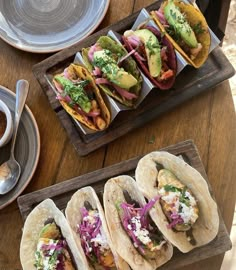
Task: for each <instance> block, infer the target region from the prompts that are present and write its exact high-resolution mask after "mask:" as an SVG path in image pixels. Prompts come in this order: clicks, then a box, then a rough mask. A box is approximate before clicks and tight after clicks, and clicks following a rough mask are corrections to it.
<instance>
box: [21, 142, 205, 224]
mask: <svg viewBox="0 0 236 270" xmlns="http://www.w3.org/2000/svg"><path fill="white" fill-rule="evenodd" d="M186 148H188V149H189V151H190V150H191V151H195V148H196V146H195V144H194V142H193V140H186V141H182V142H179V143H177V144H173V145H170V146H167V147H164V148H161V149H159V150H160V151H169V152H171V153H172V154H178V153H182V152H184V149H186ZM142 156H144V155H139V156H136V157H133V158H131V159H128V160H126V161H122V162H120V163H116V164H113V165H111V166H108V167H104V168H101V169H98V170H95V171H93V172H89V173H86V174H83V175H80V176H77V177H74V178H71V179H68V180H65V181H63V182H61V183H58V184H55V185H53V186H50V187H45V188H43V189H40V190H36V191H34V192H31V193H28V194H24V195H21V196H19V197H18V198H17V203H18V207H19V210H20V213H21V216H22V218H23V220H25V218H26V216H27V212H28V211H30V210H31V209H32V205H36V204H38V203H39V202H41V201H42V200H43V199H46V198H48V197H54V196H58V195H61V194H63V193H66V192H70V191H72V190H75V189H78V188H81V187H83V186H85V185H91V184H94V183H95V182H99V181H102V180H103V179H104V178H110V177H113V176H115V175H119V174H121V173H122V172H123V171H124V167H125V169H126V170H127V171H131V170H133V169H134V168H135V167H136V165H137V162H138V160H139V159H140V158H141V157H142ZM200 173H204V172H200ZM95 176H96V181H94V178H95Z"/></svg>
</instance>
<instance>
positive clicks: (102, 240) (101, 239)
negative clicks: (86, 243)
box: [91, 233, 110, 251]
mask: <svg viewBox="0 0 236 270" xmlns="http://www.w3.org/2000/svg"><path fill="white" fill-rule="evenodd" d="M91 242H93V243H94V245H95V247H98V246H100V249H101V251H104V250H106V249H109V248H110V247H109V245H108V242H107V238H106V236H105V234H104V233H98V234H97V235H96V237H95V238H92V239H91Z"/></svg>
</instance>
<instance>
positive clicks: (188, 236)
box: [186, 228, 197, 246]
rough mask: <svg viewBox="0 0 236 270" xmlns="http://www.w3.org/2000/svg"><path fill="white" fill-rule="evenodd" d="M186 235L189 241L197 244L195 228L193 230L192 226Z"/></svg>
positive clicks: (194, 244)
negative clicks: (194, 234) (194, 233)
mask: <svg viewBox="0 0 236 270" xmlns="http://www.w3.org/2000/svg"><path fill="white" fill-rule="evenodd" d="M186 237H187V239H188V241H189V243H190V244H191V245H193V246H196V244H197V241H196V239H195V238H194V236H193V230H192V228H191V229H190V230H188V231H186Z"/></svg>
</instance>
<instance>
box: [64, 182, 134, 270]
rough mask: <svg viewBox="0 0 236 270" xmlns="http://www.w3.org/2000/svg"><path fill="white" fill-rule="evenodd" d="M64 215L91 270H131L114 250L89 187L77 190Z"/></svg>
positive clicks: (100, 210) (100, 211)
mask: <svg viewBox="0 0 236 270" xmlns="http://www.w3.org/2000/svg"><path fill="white" fill-rule="evenodd" d="M65 214H66V218H67V220H68V221H69V224H70V226H71V229H72V231H73V235H74V239H75V241H76V244H77V246H78V247H79V248H80V249H82V250H83V252H84V254H85V256H86V258H87V261H88V264H89V266H90V269H96V270H99V269H107V270H108V269H120V270H126V269H127V270H128V269H130V268H129V266H128V264H127V263H126V262H125V261H124V260H123V259H121V257H120V256H118V254H117V253H116V251H115V249H114V247H113V244H112V241H111V237H110V234H109V231H108V228H107V224H106V220H105V216H104V212H103V209H102V206H101V204H100V201H99V199H98V197H97V195H96V193H95V191H94V189H93V188H92V187H84V188H82V189H80V190H78V191H77V192H76V193H75V194H74V195H73V196H72V198H71V200H70V201H69V202H68V204H67V207H66V210H65Z"/></svg>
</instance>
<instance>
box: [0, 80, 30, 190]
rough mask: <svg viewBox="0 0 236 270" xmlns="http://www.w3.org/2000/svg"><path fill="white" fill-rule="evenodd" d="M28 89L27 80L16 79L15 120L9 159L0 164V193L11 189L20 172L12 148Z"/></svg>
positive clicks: (13, 147)
mask: <svg viewBox="0 0 236 270" xmlns="http://www.w3.org/2000/svg"><path fill="white" fill-rule="evenodd" d="M28 91H29V83H28V81H26V80H19V81H17V83H16V108H15V121H14V130H13V135H12V141H11V152H10V159H9V160H8V161H6V162H4V163H3V164H2V165H1V166H0V194H6V193H7V192H9V191H10V190H12V189H13V188H14V186H15V185H16V184H17V182H18V180H19V177H20V174H21V167H20V164H19V163H18V162H17V161H16V159H15V156H14V149H15V142H16V135H17V130H18V126H19V122H20V118H21V113H22V111H23V109H24V105H25V101H26V98H27V95H28Z"/></svg>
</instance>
